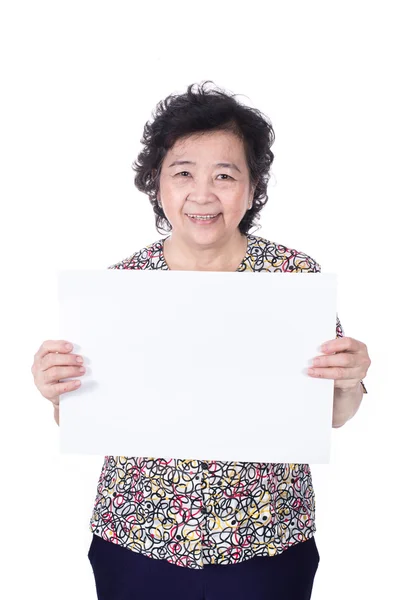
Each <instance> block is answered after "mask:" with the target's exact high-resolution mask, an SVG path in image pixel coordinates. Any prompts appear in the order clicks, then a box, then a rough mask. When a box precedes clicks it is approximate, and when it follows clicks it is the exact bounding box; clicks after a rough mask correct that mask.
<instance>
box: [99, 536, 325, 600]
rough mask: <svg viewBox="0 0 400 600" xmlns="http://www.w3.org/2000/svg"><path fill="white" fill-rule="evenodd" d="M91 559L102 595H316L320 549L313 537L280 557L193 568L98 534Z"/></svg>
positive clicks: (232, 599)
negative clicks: (314, 593) (122, 544)
mask: <svg viewBox="0 0 400 600" xmlns="http://www.w3.org/2000/svg"><path fill="white" fill-rule="evenodd" d="M88 558H89V561H90V563H91V565H92V569H93V574H94V578H95V583H96V590H97V597H98V599H99V600H160V599H161V598H162V599H163V600H226V599H229V600H310V598H311V591H312V587H313V582H314V576H315V573H316V571H317V568H318V563H319V552H318V549H317V545H316V543H315V539H314V537H311V538H310V539H308V540H307V541H305V542H300V543H298V544H295V545H294V546H291V547H290V548H288V549H287V550H285V551H284V552H283V553H282V554H278V555H276V556H256V557H254V558H250V559H248V560H245V561H243V562H242V563H237V564H233V565H205V566H204V569H189V568H187V567H180V566H178V565H174V564H171V563H169V562H168V561H167V560H164V559H158V558H149V557H148V556H144V555H143V554H139V553H137V552H134V551H132V550H130V549H129V548H122V547H121V546H118V545H116V544H113V543H112V542H109V541H107V540H103V539H102V538H101V537H99V536H98V535H95V534H93V540H92V543H91V546H90V549H89V553H88Z"/></svg>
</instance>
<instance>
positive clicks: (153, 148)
mask: <svg viewBox="0 0 400 600" xmlns="http://www.w3.org/2000/svg"><path fill="white" fill-rule="evenodd" d="M208 83H211V84H213V85H215V84H214V82H212V81H209V80H207V81H204V82H202V83H201V84H195V83H193V84H191V85H189V86H188V88H187V91H186V93H184V94H179V95H174V94H171V95H169V96H167V98H165V99H164V100H161V101H160V102H159V103H158V104H157V106H156V109H155V110H154V111H153V112H152V119H153V120H152V121H147V123H146V124H145V126H144V130H143V137H142V139H141V140H140V141H141V143H142V144H143V145H144V148H143V150H142V151H141V152H140V153H139V155H138V157H137V159H136V161H135V162H134V163H133V164H132V169H133V170H134V171H135V172H136V175H135V186H136V187H137V189H138V190H139V191H141V192H144V193H145V194H146V195H147V196H148V198H149V200H150V203H151V204H152V206H153V211H154V213H155V215H156V229H157V231H158V232H159V233H163V231H167V232H169V231H171V229H172V226H171V224H170V222H169V221H168V219H167V217H166V216H165V214H164V211H163V209H162V208H161V207H160V206H159V204H158V202H157V193H158V190H159V182H160V173H161V167H162V162H163V159H164V157H165V155H166V153H167V151H168V150H169V149H170V148H171V147H172V146H173V145H174V144H175V142H176V141H177V140H178V139H179V138H182V137H185V136H188V135H190V134H193V133H202V132H207V131H231V132H233V133H235V134H236V135H237V136H238V137H239V138H240V139H242V140H243V143H244V148H245V154H246V160H247V165H248V168H249V173H250V184H251V185H253V186H255V191H254V198H253V205H252V207H251V208H250V209H249V210H247V211H246V213H245V215H244V217H243V219H242V220H241V222H240V223H239V230H240V232H241V234H247V233H248V232H249V230H250V229H251V228H252V227H254V226H256V225H257V221H258V220H259V218H260V211H261V209H262V208H263V207H264V206H265V204H266V203H267V201H268V195H267V185H268V181H269V178H270V168H271V165H272V162H273V160H274V154H273V153H272V151H271V146H272V144H273V143H274V141H275V133H274V130H273V128H272V125H271V123H270V121H269V119H268V118H267V117H266V116H265V115H263V114H262V113H261V111H259V110H257V109H254V108H250V107H248V106H246V105H244V104H241V103H239V102H238V101H237V100H236V99H235V96H236V95H237V94H227V93H226V92H225V91H223V90H222V89H221V88H217V87H215V88H214V89H207V84H208ZM195 86H197V90H196V89H195V90H193V88H194V87H195Z"/></svg>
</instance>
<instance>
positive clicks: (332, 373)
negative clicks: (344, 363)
mask: <svg viewBox="0 0 400 600" xmlns="http://www.w3.org/2000/svg"><path fill="white" fill-rule="evenodd" d="M307 373H308V374H309V375H310V376H311V377H315V378H321V379H335V380H336V379H362V377H361V376H360V369H359V368H353V369H349V368H347V367H330V368H327V369H320V368H318V369H316V368H314V367H313V368H310V369H308V370H307Z"/></svg>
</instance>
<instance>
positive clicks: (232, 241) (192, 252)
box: [164, 230, 248, 271]
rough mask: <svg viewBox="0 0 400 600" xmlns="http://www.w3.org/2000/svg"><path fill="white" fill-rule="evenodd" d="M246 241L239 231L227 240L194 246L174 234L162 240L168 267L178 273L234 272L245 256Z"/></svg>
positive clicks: (245, 237)
mask: <svg viewBox="0 0 400 600" xmlns="http://www.w3.org/2000/svg"><path fill="white" fill-rule="evenodd" d="M247 243H248V239H247V236H246V235H242V234H241V233H240V231H239V230H237V233H235V235H233V236H231V238H229V239H228V240H221V241H219V242H218V243H216V244H212V245H200V244H199V245H194V244H193V243H188V242H187V241H186V240H184V239H182V238H180V237H179V236H178V235H177V234H176V233H175V234H174V233H172V234H171V236H170V237H169V238H167V239H165V240H164V258H165V261H166V263H167V265H168V267H169V268H170V269H172V270H179V271H236V269H237V268H238V267H239V265H240V263H241V262H242V260H243V258H244V257H245V255H246V251H247Z"/></svg>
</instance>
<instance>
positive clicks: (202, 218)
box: [186, 213, 221, 223]
mask: <svg viewBox="0 0 400 600" xmlns="http://www.w3.org/2000/svg"><path fill="white" fill-rule="evenodd" d="M220 214H221V213H218V214H216V215H192V214H190V213H187V214H186V216H187V217H188V219H190V221H192V222H193V223H213V222H215V221H216V220H217V219H218V217H219V216H220Z"/></svg>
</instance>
